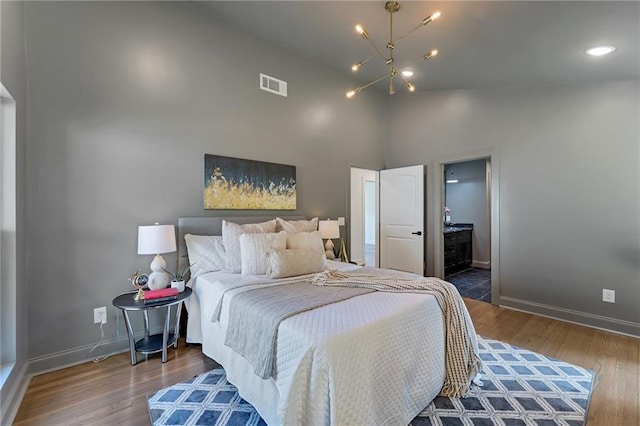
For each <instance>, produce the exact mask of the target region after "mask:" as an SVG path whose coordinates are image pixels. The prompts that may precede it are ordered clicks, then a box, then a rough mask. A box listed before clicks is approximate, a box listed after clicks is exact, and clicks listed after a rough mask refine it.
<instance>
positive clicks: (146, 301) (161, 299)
mask: <svg viewBox="0 0 640 426" xmlns="http://www.w3.org/2000/svg"><path fill="white" fill-rule="evenodd" d="M177 298H178V296H165V297H156V298H155V299H144V304H145V305H153V304H154V303H162V302H166V301H169V300H176V299H177Z"/></svg>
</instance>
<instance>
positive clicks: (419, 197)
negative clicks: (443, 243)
mask: <svg viewBox="0 0 640 426" xmlns="http://www.w3.org/2000/svg"><path fill="white" fill-rule="evenodd" d="M424 179H425V173H424V166H411V167H402V168H399V169H389V170H381V171H380V267H381V268H387V269H395V270H399V271H406V272H413V273H414V274H418V275H424V272H425V271H424V241H425V240H424V238H425V235H424Z"/></svg>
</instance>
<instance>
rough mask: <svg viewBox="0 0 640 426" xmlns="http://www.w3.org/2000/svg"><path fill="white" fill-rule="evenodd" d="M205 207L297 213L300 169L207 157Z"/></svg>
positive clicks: (237, 159) (252, 161)
mask: <svg viewBox="0 0 640 426" xmlns="http://www.w3.org/2000/svg"><path fill="white" fill-rule="evenodd" d="M204 208H205V209H226V210H295V209H296V167H295V166H288V165H286V164H276V163H267V162H264V161H255V160H244V159H241V158H232V157H222V156H219V155H211V154H205V155H204Z"/></svg>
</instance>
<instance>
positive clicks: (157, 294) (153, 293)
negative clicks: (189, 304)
mask: <svg viewBox="0 0 640 426" xmlns="http://www.w3.org/2000/svg"><path fill="white" fill-rule="evenodd" d="M177 296H178V289H177V288H173V287H169V288H161V289H160V290H147V291H145V292H144V300H145V301H146V300H155V301H156V302H158V300H157V299H161V298H165V297H173V298H174V299H175V298H176V297H177Z"/></svg>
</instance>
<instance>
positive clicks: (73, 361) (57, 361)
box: [29, 328, 162, 376]
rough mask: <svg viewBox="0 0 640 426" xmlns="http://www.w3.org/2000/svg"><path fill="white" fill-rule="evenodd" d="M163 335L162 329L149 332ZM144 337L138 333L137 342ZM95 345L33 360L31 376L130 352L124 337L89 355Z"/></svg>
mask: <svg viewBox="0 0 640 426" xmlns="http://www.w3.org/2000/svg"><path fill="white" fill-rule="evenodd" d="M157 333H162V328H154V329H151V330H149V334H157ZM143 336H144V333H142V332H140V333H136V340H137V339H140V338H142V337H143ZM94 346H95V344H92V345H84V346H79V347H76V348H72V349H67V350H64V351H60V352H55V353H52V354H47V355H43V356H39V357H36V358H32V359H30V360H29V375H30V376H37V375H40V374H45V373H49V372H51V371H56V370H60V369H62V368H67V367H72V366H74V365H78V364H84V363H85V362H89V361H91V360H93V359H95V358H101V357H103V356H111V355H115V354H118V353H122V352H127V351H128V350H129V338H128V337H127V336H126V335H124V336H120V337H119V338H113V339H108V340H105V341H104V342H103V343H102V344H101V345H100V346H99V347H98V348H96V350H95V351H94V352H92V353H89V351H90V350H91V348H93V347H94Z"/></svg>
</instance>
